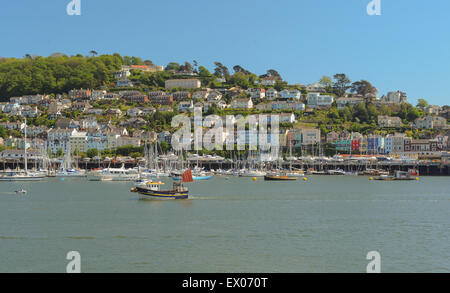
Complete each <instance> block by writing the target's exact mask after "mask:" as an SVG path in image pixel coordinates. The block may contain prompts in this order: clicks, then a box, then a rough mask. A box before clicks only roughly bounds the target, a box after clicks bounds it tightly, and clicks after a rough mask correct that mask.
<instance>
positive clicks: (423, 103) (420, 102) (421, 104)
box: [417, 99, 428, 108]
mask: <svg viewBox="0 0 450 293" xmlns="http://www.w3.org/2000/svg"><path fill="white" fill-rule="evenodd" d="M427 106H428V102H427V101H426V100H425V99H418V100H417V107H420V108H425V107H427Z"/></svg>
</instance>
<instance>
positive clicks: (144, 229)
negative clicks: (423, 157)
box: [0, 176, 450, 273]
mask: <svg viewBox="0 0 450 293" xmlns="http://www.w3.org/2000/svg"><path fill="white" fill-rule="evenodd" d="M164 181H165V182H167V184H166V186H165V187H166V188H171V185H172V184H171V179H170V178H167V179H164ZM132 186H133V183H130V182H120V183H119V182H90V181H86V180H85V179H68V178H66V179H65V180H61V179H58V178H49V179H47V180H45V181H43V182H32V183H31V182H30V183H8V182H1V183H0V272H61V273H64V272H65V271H66V265H67V264H68V262H69V261H68V260H66V254H67V253H68V252H69V251H78V252H79V253H80V254H81V271H82V272H186V273H187V272H219V273H220V272H365V271H366V266H367V264H368V262H369V260H366V255H367V253H368V252H369V251H378V252H379V253H380V255H381V271H382V272H447V273H448V272H450V178H448V177H421V178H420V180H419V181H406V182H399V181H397V182H383V181H369V180H368V177H353V176H309V177H308V180H307V181H303V180H301V178H299V180H298V181H296V182H264V180H263V179H262V178H261V179H259V180H257V181H253V180H252V178H236V177H230V178H225V177H215V178H213V179H212V180H208V181H202V182H195V183H192V184H189V188H190V199H187V200H168V201H167V200H166V201H161V200H156V201H155V200H139V198H138V195H137V194H135V193H130V192H129V189H130V187H132ZM20 188H24V189H26V190H28V194H27V195H16V194H15V193H14V191H15V190H17V189H20Z"/></svg>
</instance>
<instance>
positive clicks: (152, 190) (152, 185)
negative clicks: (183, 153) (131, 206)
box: [131, 169, 194, 199]
mask: <svg viewBox="0 0 450 293" xmlns="http://www.w3.org/2000/svg"><path fill="white" fill-rule="evenodd" d="M193 181H194V179H193V177H192V172H191V169H188V170H187V171H186V172H184V173H183V174H182V180H181V182H175V181H174V182H173V188H172V189H171V190H161V186H162V185H164V183H163V182H155V181H152V180H148V181H144V182H142V183H141V184H139V185H137V186H136V187H134V188H132V189H131V191H132V192H137V193H139V194H140V197H141V198H142V199H186V198H188V196H189V189H188V188H187V187H186V186H183V183H185V182H193Z"/></svg>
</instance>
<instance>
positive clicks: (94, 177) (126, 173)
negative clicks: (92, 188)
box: [88, 165, 140, 181]
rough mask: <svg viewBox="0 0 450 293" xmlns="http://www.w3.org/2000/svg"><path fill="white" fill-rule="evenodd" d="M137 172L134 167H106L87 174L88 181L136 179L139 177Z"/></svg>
mask: <svg viewBox="0 0 450 293" xmlns="http://www.w3.org/2000/svg"><path fill="white" fill-rule="evenodd" d="M139 177H140V176H139V172H138V170H136V169H125V167H124V166H123V165H122V167H121V168H106V169H103V170H98V171H95V172H93V173H91V174H89V175H88V179H89V180H90V181H136V180H138V179H139Z"/></svg>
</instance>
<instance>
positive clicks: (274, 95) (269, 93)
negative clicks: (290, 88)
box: [266, 88, 279, 100]
mask: <svg viewBox="0 0 450 293" xmlns="http://www.w3.org/2000/svg"><path fill="white" fill-rule="evenodd" d="M278 97H279V95H278V91H277V90H276V89H274V88H269V89H267V90H266V99H267V100H275V99H278Z"/></svg>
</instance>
